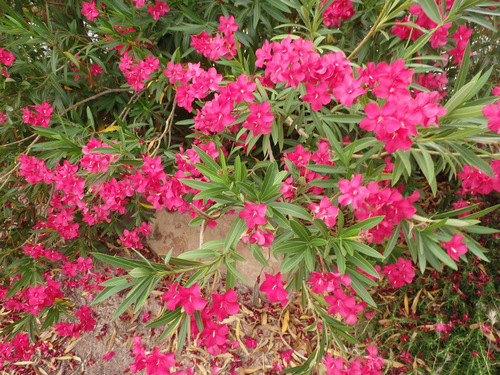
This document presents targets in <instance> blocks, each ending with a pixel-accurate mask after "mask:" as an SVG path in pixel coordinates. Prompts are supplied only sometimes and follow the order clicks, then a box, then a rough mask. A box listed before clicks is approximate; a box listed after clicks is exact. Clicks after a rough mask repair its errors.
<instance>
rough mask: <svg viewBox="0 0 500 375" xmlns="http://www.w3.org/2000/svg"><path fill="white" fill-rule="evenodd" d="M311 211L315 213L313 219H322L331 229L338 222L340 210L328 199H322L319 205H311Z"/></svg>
mask: <svg viewBox="0 0 500 375" xmlns="http://www.w3.org/2000/svg"><path fill="white" fill-rule="evenodd" d="M309 209H311V210H312V211H313V212H314V216H313V219H321V220H323V221H324V222H325V224H326V225H327V226H329V227H333V226H334V225H335V223H336V222H337V220H336V219H337V214H338V212H339V208H338V207H335V206H333V204H332V202H331V201H330V200H329V199H328V197H323V198H321V201H320V202H319V204H318V203H311V204H309Z"/></svg>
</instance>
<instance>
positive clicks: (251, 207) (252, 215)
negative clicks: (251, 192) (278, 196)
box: [239, 202, 267, 230]
mask: <svg viewBox="0 0 500 375" xmlns="http://www.w3.org/2000/svg"><path fill="white" fill-rule="evenodd" d="M266 211H267V206H266V205H265V204H253V203H248V202H245V208H244V209H243V210H241V211H240V213H239V217H240V219H245V220H246V224H247V228H248V229H249V230H252V229H253V228H255V227H256V226H257V225H266V224H267V219H266Z"/></svg>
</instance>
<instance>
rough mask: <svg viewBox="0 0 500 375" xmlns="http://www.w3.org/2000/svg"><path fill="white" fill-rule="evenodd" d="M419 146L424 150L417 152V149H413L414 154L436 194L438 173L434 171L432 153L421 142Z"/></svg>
mask: <svg viewBox="0 0 500 375" xmlns="http://www.w3.org/2000/svg"><path fill="white" fill-rule="evenodd" d="M418 148H419V149H420V150H421V151H422V152H417V151H416V150H411V151H412V155H413V157H414V158H415V160H416V161H417V164H418V165H419V167H420V169H421V170H422V172H423V173H424V176H425V178H426V179H427V182H428V183H429V185H430V187H431V190H432V194H433V195H436V192H437V182H436V174H435V172H434V162H433V161H432V158H431V155H430V154H429V151H428V150H427V148H426V147H425V146H423V145H421V144H418Z"/></svg>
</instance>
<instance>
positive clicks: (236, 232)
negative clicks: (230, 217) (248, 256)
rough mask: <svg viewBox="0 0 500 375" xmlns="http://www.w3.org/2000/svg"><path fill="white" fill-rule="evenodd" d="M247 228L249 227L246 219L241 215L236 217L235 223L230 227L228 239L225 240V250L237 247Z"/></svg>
mask: <svg viewBox="0 0 500 375" xmlns="http://www.w3.org/2000/svg"><path fill="white" fill-rule="evenodd" d="M246 229H247V226H246V221H245V220H244V219H241V218H239V217H238V218H236V219H235V220H234V221H233V224H232V225H231V228H229V232H228V233H227V235H226V239H225V240H224V248H223V250H224V251H226V250H228V249H235V248H236V244H237V243H238V241H239V240H240V237H241V235H242V234H243V232H244V231H245V230H246Z"/></svg>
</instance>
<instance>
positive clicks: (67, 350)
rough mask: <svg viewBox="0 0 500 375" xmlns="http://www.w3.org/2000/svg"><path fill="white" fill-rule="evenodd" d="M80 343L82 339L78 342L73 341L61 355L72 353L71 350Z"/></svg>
mask: <svg viewBox="0 0 500 375" xmlns="http://www.w3.org/2000/svg"><path fill="white" fill-rule="evenodd" d="M80 341H82V337H80V338H79V339H78V340H75V341H73V342H72V343H71V344H69V345H68V346H67V347H66V349H65V350H64V353H63V354H68V353H69V352H70V351H72V350H73V349H74V348H75V346H77V345H78V343H79V342H80Z"/></svg>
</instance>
